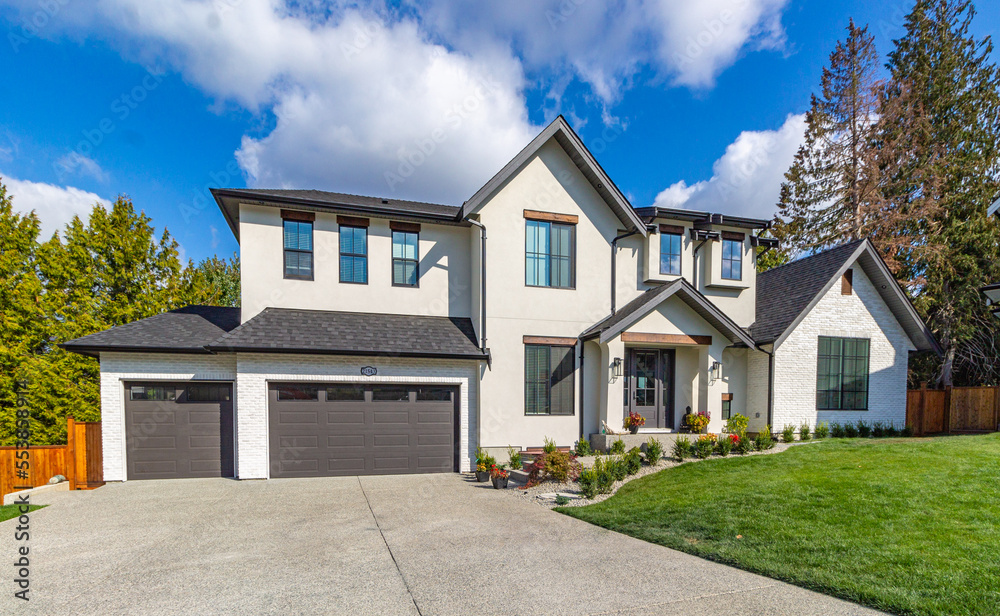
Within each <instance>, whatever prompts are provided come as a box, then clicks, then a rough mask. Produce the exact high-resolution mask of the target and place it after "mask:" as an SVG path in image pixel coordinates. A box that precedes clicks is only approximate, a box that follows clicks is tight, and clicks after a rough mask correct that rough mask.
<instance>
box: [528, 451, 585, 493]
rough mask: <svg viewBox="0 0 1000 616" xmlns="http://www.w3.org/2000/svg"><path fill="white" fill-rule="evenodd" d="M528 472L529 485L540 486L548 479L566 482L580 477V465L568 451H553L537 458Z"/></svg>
mask: <svg viewBox="0 0 1000 616" xmlns="http://www.w3.org/2000/svg"><path fill="white" fill-rule="evenodd" d="M527 470H528V485H538V484H539V483H540V482H542V481H546V480H548V479H555V480H556V481H560V482H566V481H569V480H570V479H573V480H576V479H577V477H579V475H580V463H579V462H577V461H576V458H574V457H573V456H572V455H570V453H569V452H568V451H553V452H551V453H542V454H541V455H540V456H538V457H537V458H535V461H534V462H532V463H531V466H529V467H528V469H527Z"/></svg>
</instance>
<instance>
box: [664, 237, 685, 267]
mask: <svg viewBox="0 0 1000 616" xmlns="http://www.w3.org/2000/svg"><path fill="white" fill-rule="evenodd" d="M668 237H669V238H670V239H671V241H673V240H674V239H676V240H677V252H676V254H675V253H673V252H669V253H664V252H663V240H665V239H667V238H668ZM665 254H666V255H667V256H670V257H677V271H676V272H665V271H663V256H664V255H665ZM683 271H684V233H683V232H679V233H675V232H672V231H664V232H662V233H660V275H663V276H682V275H683V273H682V272H683Z"/></svg>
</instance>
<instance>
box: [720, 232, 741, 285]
mask: <svg viewBox="0 0 1000 616" xmlns="http://www.w3.org/2000/svg"><path fill="white" fill-rule="evenodd" d="M722 277H723V278H725V279H726V280H742V279H743V240H735V239H725V238H723V239H722Z"/></svg>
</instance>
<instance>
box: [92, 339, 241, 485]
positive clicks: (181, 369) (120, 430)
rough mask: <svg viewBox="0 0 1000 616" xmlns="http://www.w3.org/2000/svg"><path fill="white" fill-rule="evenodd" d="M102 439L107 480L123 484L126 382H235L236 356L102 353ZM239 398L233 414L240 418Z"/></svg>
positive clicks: (124, 470) (124, 472) (124, 477)
mask: <svg viewBox="0 0 1000 616" xmlns="http://www.w3.org/2000/svg"><path fill="white" fill-rule="evenodd" d="M100 361H101V439H102V448H103V455H104V480H105V481H124V480H125V479H126V478H127V477H126V466H125V388H124V385H123V383H124V381H144V380H148V381H198V380H204V381H232V380H234V379H235V378H236V356H235V355H181V354H172V353H101V360H100ZM238 403H239V398H238V397H236V399H235V400H234V401H233V413H234V414H235V415H236V416H239V409H238Z"/></svg>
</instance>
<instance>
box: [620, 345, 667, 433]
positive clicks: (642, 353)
mask: <svg viewBox="0 0 1000 616" xmlns="http://www.w3.org/2000/svg"><path fill="white" fill-rule="evenodd" d="M676 357H677V356H676V352H675V351H674V349H655V348H629V349H627V359H626V363H625V374H626V375H627V376H626V379H625V386H624V389H625V391H624V403H623V411H624V413H623V418H624V416H627V415H628V414H629V413H632V412H635V413H638V414H640V415H642V416H643V417H644V418H645V419H646V424H645V425H644V426H643V428H645V429H646V430H649V429H660V430H664V429H669V430H673V429H675V428H676V427H677V424H676V422H675V418H674V406H675V383H674V379H675V369H674V368H675V363H676Z"/></svg>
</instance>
